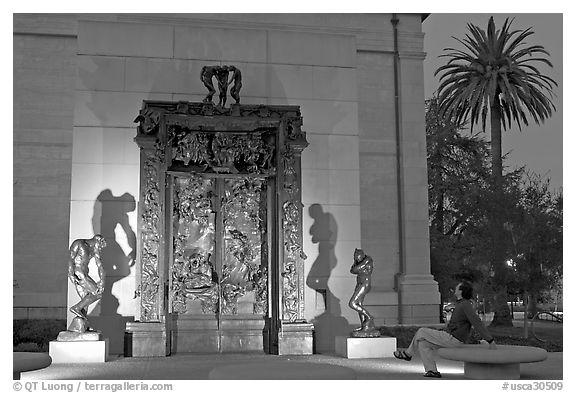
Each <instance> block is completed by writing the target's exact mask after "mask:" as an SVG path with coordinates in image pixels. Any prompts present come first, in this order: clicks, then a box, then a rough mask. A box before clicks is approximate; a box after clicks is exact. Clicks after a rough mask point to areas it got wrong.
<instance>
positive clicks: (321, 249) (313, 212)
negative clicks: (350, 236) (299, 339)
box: [306, 203, 351, 352]
mask: <svg viewBox="0 0 576 393" xmlns="http://www.w3.org/2000/svg"><path fill="white" fill-rule="evenodd" d="M308 213H309V214H310V217H312V219H313V220H314V222H313V223H312V226H310V235H311V237H312V243H315V244H316V243H317V244H318V257H317V258H316V260H315V261H314V262H313V263H312V266H311V267H310V271H309V272H308V277H306V285H307V286H308V287H309V288H311V289H313V290H314V291H315V292H316V293H315V297H316V300H317V301H316V303H317V305H316V308H317V309H318V308H320V307H323V311H322V312H321V313H320V314H319V315H317V316H316V317H315V318H314V319H313V320H312V321H311V322H312V323H313V324H314V331H315V333H314V334H315V340H314V342H315V346H316V348H315V352H334V351H335V338H336V336H347V335H348V334H349V333H350V331H351V327H350V324H349V323H348V320H347V319H346V318H344V317H343V316H342V308H341V306H340V299H338V298H337V297H336V296H334V294H333V293H332V291H331V290H330V288H329V286H328V280H329V278H330V275H331V273H332V270H334V268H335V267H336V265H337V263H338V260H337V258H336V253H335V251H334V248H335V246H336V241H337V238H338V225H337V223H336V220H335V219H334V216H333V215H332V214H331V213H328V212H324V209H323V208H322V205H320V204H318V203H315V204H313V205H311V206H310V207H309V209H308ZM319 299H321V301H320V303H323V304H320V305H318V303H319V302H318V300H319ZM319 306H320V307H319Z"/></svg>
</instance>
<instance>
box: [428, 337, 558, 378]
mask: <svg viewBox="0 0 576 393" xmlns="http://www.w3.org/2000/svg"><path fill="white" fill-rule="evenodd" d="M438 356H441V357H443V358H445V359H449V360H459V361H462V362H464V376H466V377H467V378H471V379H519V378H520V363H533V362H541V361H543V360H546V358H548V352H546V350H544V349H542V348H535V347H525V346H518V345H497V346H496V349H489V348H488V345H482V344H478V345H462V346H459V347H455V348H440V349H438Z"/></svg>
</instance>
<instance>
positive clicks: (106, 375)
mask: <svg viewBox="0 0 576 393" xmlns="http://www.w3.org/2000/svg"><path fill="white" fill-rule="evenodd" d="M562 355H563V353H562V352H555V353H549V355H548V359H547V360H545V361H544V362H539V363H530V364H522V365H521V368H520V373H521V379H527V380H559V379H563V374H562V365H563V361H562V357H563V356H562ZM263 362H265V363H266V365H267V367H273V368H274V367H278V368H279V369H281V370H282V369H284V368H286V364H287V363H291V364H294V362H302V363H304V364H307V365H309V366H310V367H309V369H310V370H311V372H312V373H313V369H314V365H317V364H321V365H337V366H344V367H348V368H351V369H353V370H354V372H355V373H356V377H357V379H361V380H377V379H389V380H390V379H391V380H410V379H413V380H414V379H415V380H424V379H425V380H428V378H423V377H422V373H423V369H422V363H421V362H420V361H419V359H418V358H414V359H412V361H411V362H406V361H401V360H398V359H395V358H383V359H344V358H341V357H338V356H336V355H310V356H275V355H264V354H210V355H192V354H182V355H180V354H176V355H172V356H169V357H166V358H123V357H116V358H112V359H110V361H108V362H106V363H99V364H94V363H92V364H84V365H78V364H77V365H71V364H52V365H51V366H50V367H48V368H45V369H43V370H38V371H31V372H26V373H23V374H22V380H30V379H46V380H51V379H70V380H206V379H208V377H209V373H210V371H212V370H213V369H214V368H216V367H222V366H229V365H234V364H242V365H247V364H249V363H254V366H255V367H258V366H259V365H262V364H263ZM302 363H301V364H299V366H302ZM438 370H439V371H440V372H441V373H442V375H443V379H444V380H461V379H465V378H464V369H463V364H462V363H461V362H454V361H449V360H443V359H440V360H439V361H438ZM254 379H267V377H266V375H262V376H261V378H254ZM275 379H276V378H275ZM303 379H304V378H303ZM305 379H316V378H314V377H313V375H309V376H308V378H305Z"/></svg>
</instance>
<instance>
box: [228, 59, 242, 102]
mask: <svg viewBox="0 0 576 393" xmlns="http://www.w3.org/2000/svg"><path fill="white" fill-rule="evenodd" d="M228 71H230V72H232V76H231V77H230V80H229V81H228V84H230V83H232V82H234V85H233V86H232V88H231V89H230V95H231V96H232V98H234V100H235V101H236V103H237V104H239V103H240V88H242V73H241V72H240V70H239V69H238V68H236V67H235V66H228Z"/></svg>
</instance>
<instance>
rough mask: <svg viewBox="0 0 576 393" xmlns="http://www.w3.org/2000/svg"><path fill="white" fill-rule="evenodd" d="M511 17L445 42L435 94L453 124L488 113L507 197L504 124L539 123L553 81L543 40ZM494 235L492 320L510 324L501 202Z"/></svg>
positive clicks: (495, 186)
mask: <svg viewBox="0 0 576 393" xmlns="http://www.w3.org/2000/svg"><path fill="white" fill-rule="evenodd" d="M511 24H512V21H509V20H508V19H506V21H505V22H504V25H503V26H502V28H501V29H500V30H496V26H495V24H494V18H492V17H491V18H490V20H489V21H488V28H487V29H486V30H483V29H481V28H480V27H478V26H475V25H473V24H471V23H469V24H468V30H469V33H468V34H466V37H465V38H464V39H458V38H455V39H456V40H457V41H458V42H459V43H460V44H461V45H462V46H463V49H457V48H446V49H445V53H444V54H443V55H441V57H445V58H447V59H448V61H447V63H446V64H445V65H443V66H441V67H440V68H438V70H436V75H437V74H440V86H439V88H438V97H439V102H440V108H441V111H440V112H441V115H442V116H445V117H447V118H451V119H453V120H454V121H455V122H456V123H457V124H464V123H465V122H468V121H469V122H470V123H469V124H470V126H471V130H472V129H473V126H474V124H475V123H478V122H481V125H482V130H485V128H486V122H487V119H488V116H490V152H491V179H490V186H491V190H492V193H493V196H492V199H493V200H503V199H505V198H506V197H505V195H504V192H505V188H506V185H505V179H504V174H503V157H502V129H504V130H505V129H506V128H510V126H511V124H512V122H515V123H516V124H517V125H518V126H519V127H520V128H521V126H522V124H524V125H527V124H528V117H531V118H532V119H533V120H534V121H535V122H536V123H537V124H540V123H541V122H543V121H544V120H545V119H546V118H548V117H550V116H551V115H552V113H553V111H554V110H555V107H554V104H553V102H552V100H551V97H552V96H553V93H552V89H553V87H554V86H557V84H556V82H555V81H554V80H553V79H551V78H550V77H548V76H546V75H544V74H542V73H541V72H540V70H539V69H538V67H537V66H538V65H547V66H550V67H551V66H552V64H551V63H550V61H549V60H548V59H547V56H548V55H549V54H548V52H547V51H546V50H545V49H544V48H543V47H542V46H541V45H530V44H528V43H527V38H528V37H530V36H531V35H532V34H534V32H533V31H532V29H525V30H511V29H510V28H511ZM490 213H491V214H490V219H489V221H490V225H491V226H492V229H491V231H490V232H491V233H492V237H491V240H490V247H491V249H492V252H491V255H490V257H491V258H492V259H493V261H492V264H493V266H494V267H495V269H496V271H495V274H496V280H495V282H496V283H497V286H498V287H499V290H498V293H497V295H496V298H495V301H496V303H498V304H499V307H498V309H496V311H495V314H494V320H493V321H492V324H493V325H511V324H512V322H511V315H510V313H509V310H508V307H507V305H506V296H507V289H506V283H507V277H506V264H505V261H506V258H505V254H506V250H505V249H506V245H505V244H504V237H505V234H504V233H505V230H504V227H503V224H504V222H505V221H504V220H503V218H504V215H505V214H506V210H504V208H503V206H501V205H498V204H495V205H494V206H493V209H492V210H491V212H490Z"/></svg>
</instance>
